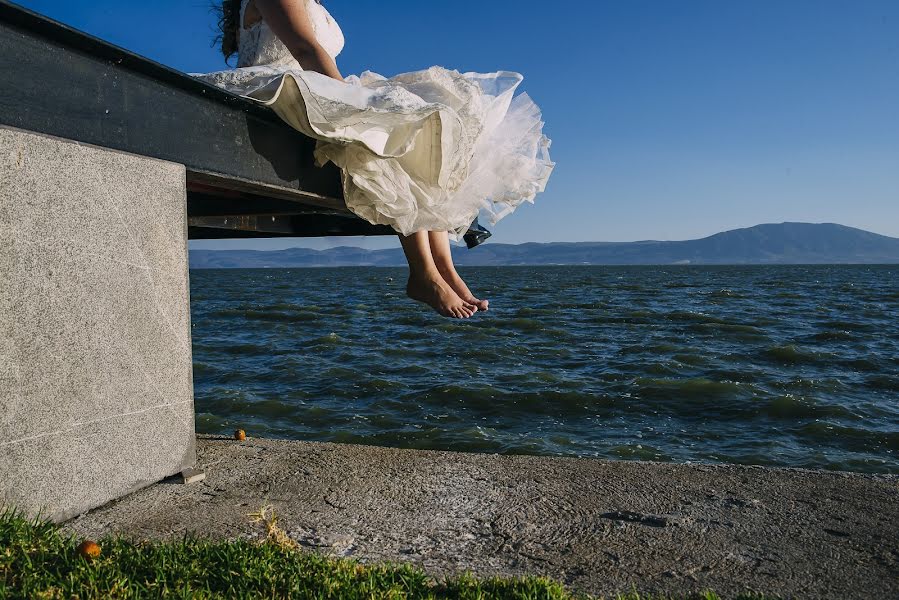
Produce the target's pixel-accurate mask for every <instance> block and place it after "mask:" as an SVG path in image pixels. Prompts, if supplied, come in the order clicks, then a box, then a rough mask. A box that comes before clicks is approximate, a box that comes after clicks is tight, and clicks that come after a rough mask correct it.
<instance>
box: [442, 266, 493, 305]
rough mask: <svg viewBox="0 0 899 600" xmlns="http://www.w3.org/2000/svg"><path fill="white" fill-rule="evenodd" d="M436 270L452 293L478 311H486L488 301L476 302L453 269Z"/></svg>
mask: <svg viewBox="0 0 899 600" xmlns="http://www.w3.org/2000/svg"><path fill="white" fill-rule="evenodd" d="M437 270H438V271H440V275H442V276H443V279H444V280H445V281H446V282H447V283H448V284H449V286H450V287H451V288H453V291H454V292H456V294H457V295H458V296H459V298H461V299H462V300H464V301H465V302H468V303H469V304H473V305H474V306H477V307H478V308H479V309H480V310H487V307H488V305H489V304H490V302H489V301H488V300H478V299H477V298H475V296H474V294H472V293H471V290H469V289H468V286H467V285H465V281H463V280H462V278H461V277H460V276H459V274H458V273H457V272H456V269H454V268H440V267H439V266H438V267H437Z"/></svg>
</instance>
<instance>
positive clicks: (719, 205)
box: [20, 0, 899, 248]
mask: <svg viewBox="0 0 899 600" xmlns="http://www.w3.org/2000/svg"><path fill="white" fill-rule="evenodd" d="M20 2H21V4H23V5H24V6H27V7H28V8H31V9H33V10H36V11H38V12H41V13H43V14H46V15H48V16H51V17H53V18H56V19H58V20H60V21H63V22H65V23H67V24H70V25H72V26H74V27H76V28H78V29H82V30H84V31H87V32H89V33H91V34H94V35H96V36H98V37H101V38H104V39H106V40H109V41H111V42H113V43H115V44H118V45H120V46H123V47H125V48H128V49H129V50H132V51H134V52H137V53H138V54H142V55H144V56H147V57H149V58H152V59H154V60H157V61H159V62H161V63H164V64H166V65H170V66H172V67H175V68H177V69H180V70H183V71H191V72H202V71H213V70H218V69H221V68H226V66H225V65H224V63H223V62H222V58H221V56H220V55H219V54H218V53H217V50H216V49H215V48H212V47H211V46H210V42H211V39H212V37H213V34H214V21H215V19H214V16H213V14H212V13H211V12H210V11H209V8H208V6H209V4H208V3H207V2H205V1H204V0H154V1H149V0H144V1H140V2H138V1H135V0H91V1H87V2H71V1H70V0H64V1H63V0H20ZM324 3H325V6H327V7H328V10H329V11H330V12H331V14H332V15H333V16H334V17H335V19H336V20H337V21H338V23H339V24H340V26H341V28H342V29H343V31H344V34H345V37H346V46H345V48H344V51H343V52H342V53H341V54H340V56H338V58H337V64H338V67H339V68H340V70H341V72H342V73H343V74H344V75H348V74H351V73H360V72H362V71H363V70H365V69H370V70H372V71H375V72H378V73H381V74H383V75H386V76H390V75H394V74H396V73H401V72H404V71H411V70H416V69H423V68H427V67H429V66H431V65H442V66H445V67H449V68H455V69H458V70H460V71H482V72H489V71H496V70H501V69H506V70H513V71H518V72H520V73H522V74H523V75H524V77H525V79H524V82H523V83H522V85H521V87H520V88H519V90H521V91H527V92H528V94H529V95H530V96H531V97H532V98H533V99H534V101H535V102H536V103H537V104H538V105H539V106H540V107H541V109H542V110H543V118H544V120H545V121H546V125H545V128H544V133H546V134H547V136H549V137H550V138H551V139H552V146H551V148H550V154H551V156H552V159H553V160H554V161H555V162H556V168H555V171H554V172H553V175H552V176H551V177H550V181H549V184H548V185H547V188H546V191H545V192H544V193H542V194H539V195H538V196H537V203H536V204H535V205H533V206H532V205H529V204H527V205H524V206H522V207H520V208H519V209H518V210H517V211H516V212H515V213H514V214H512V215H511V216H509V217H507V218H506V219H504V220H502V221H501V222H500V223H499V224H498V225H497V226H496V227H495V228H494V237H493V238H492V240H493V241H497V242H511V243H517V242H524V241H587V240H604V241H626V240H637V239H689V238H695V237H701V236H704V235H708V234H711V233H715V232H717V231H721V230H725V229H733V228H736V227H746V226H750V225H755V224H758V223H765V222H780V221H810V222H836V223H842V224H845V225H851V226H854V227H860V228H863V229H867V230H870V231H875V232H877V233H882V234H886V235H891V236H896V237H899V2H897V1H896V0H841V1H834V0H751V1H750V0H741V1H736V0H734V1H724V0H680V1H676V2H675V1H671V0H614V1H613V0H595V1H587V0H583V1H579V2H574V1H569V2H546V1H543V2H534V1H531V0H514V1H512V0H493V1H486V2H485V1H484V0H477V1H475V0H456V1H454V2H422V1H418V2H412V1H410V0H388V1H379V2H372V1H370V0H366V1H363V0H324ZM348 242H349V243H350V244H352V245H365V246H368V247H383V246H385V245H386V246H395V245H396V241H395V240H392V239H381V240H374V239H372V238H369V240H367V241H366V240H364V239H362V238H352V239H350V240H347V239H330V240H325V241H318V242H317V241H315V240H251V241H240V242H236V243H235V242H231V243H229V244H222V243H207V242H199V243H197V242H192V247H223V246H225V245H228V246H230V247H258V248H272V247H288V246H298V245H304V246H313V247H327V246H331V245H338V244H346V243H348Z"/></svg>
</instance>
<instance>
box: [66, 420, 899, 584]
mask: <svg viewBox="0 0 899 600" xmlns="http://www.w3.org/2000/svg"><path fill="white" fill-rule="evenodd" d="M197 453H198V464H199V466H200V468H202V469H203V470H204V471H205V473H206V478H205V479H204V480H203V481H201V482H199V483H196V484H190V485H182V484H180V483H178V482H177V481H176V480H171V481H164V482H161V483H158V484H156V485H153V486H150V487H147V488H145V489H143V490H140V491H139V492H136V493H134V494H131V495H130V496H127V497H125V498H122V499H120V500H117V501H115V502H112V503H110V504H109V505H107V506H104V507H101V508H98V509H96V510H93V511H91V512H89V513H87V514H86V515H83V516H81V517H78V518H76V519H73V520H71V521H69V522H67V523H66V524H65V525H64V529H65V530H66V531H67V532H71V533H75V534H77V535H79V536H82V537H87V538H90V539H97V538H99V537H101V536H104V535H110V534H114V533H120V534H123V535H125V536H126V537H129V538H131V539H135V540H161V539H169V538H172V537H174V538H179V537H181V536H182V535H183V534H185V533H187V532H191V533H194V534H197V535H199V536H201V537H207V538H213V539H234V538H250V539H259V538H261V537H263V536H264V528H263V527H262V526H261V525H260V524H258V523H257V524H254V523H253V522H252V521H251V518H250V517H249V516H248V515H249V514H250V513H253V512H256V511H258V510H259V509H260V507H262V506H263V505H266V504H270V505H272V506H273V508H274V511H275V514H276V515H277V518H278V525H279V527H281V528H282V529H283V530H284V531H286V532H287V534H288V535H290V536H291V537H292V538H294V539H295V540H297V541H298V542H299V543H300V544H302V545H303V546H305V547H306V548H308V549H309V550H315V551H321V552H325V553H327V554H334V555H338V556H349V557H353V558H356V559H359V560H361V561H363V562H371V561H382V560H391V561H408V562H412V563H415V564H417V565H419V566H421V567H423V568H424V569H425V570H426V571H427V572H428V573H430V574H431V575H433V576H439V575H441V574H445V573H455V572H460V571H466V570H468V571H471V572H473V573H475V574H477V575H479V576H487V575H496V574H500V575H524V574H532V575H547V576H550V577H553V578H556V579H558V580H561V581H562V582H564V583H566V584H568V585H569V586H570V587H571V588H573V589H575V590H580V591H585V592H590V593H593V594H598V595H599V594H605V595H607V596H608V595H612V596H614V593H615V592H617V591H629V590H630V589H631V588H632V587H633V588H636V589H637V590H639V591H641V592H652V593H672V594H677V596H678V597H680V596H681V595H684V594H686V593H687V592H691V591H698V590H702V589H707V588H711V589H713V590H715V591H717V592H718V593H719V594H721V595H722V596H723V597H725V598H730V597H733V596H734V595H736V594H738V593H741V592H743V591H746V590H754V591H757V592H762V593H765V594H771V595H773V594H777V595H779V596H780V597H784V598H834V599H840V600H847V599H852V598H858V599H860V600H861V599H865V600H867V599H870V598H897V597H899V577H897V573H899V477H897V476H877V475H863V474H858V473H842V472H828V471H816V470H806V469H777V468H767V467H753V466H740V465H707V464H703V465H699V464H694V465H685V464H670V463H654V462H636V461H608V460H598V459H587V458H549V457H535V456H498V455H495V454H469V453H457V452H436V451H428V450H400V449H394V448H380V447H374V446H359V445H349V444H330V443H320V442H298V441H286V440H269V439H259V438H252V437H250V438H248V439H247V440H246V441H244V442H238V441H235V440H232V439H227V438H222V437H214V436H200V438H199V440H198V445H197Z"/></svg>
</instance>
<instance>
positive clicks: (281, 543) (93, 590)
mask: <svg viewBox="0 0 899 600" xmlns="http://www.w3.org/2000/svg"><path fill="white" fill-rule="evenodd" d="M258 515H259V519H257V520H258V521H264V523H265V525H266V528H267V529H268V537H267V539H266V540H264V541H262V542H250V541H246V540H240V541H229V542H210V541H204V540H200V539H198V538H196V537H194V536H185V537H184V538H183V539H182V540H180V541H171V542H166V543H147V542H142V543H132V542H128V541H126V540H124V539H122V538H121V537H119V536H116V537H113V538H104V539H101V540H96V541H97V543H99V544H100V546H101V548H102V553H101V555H100V557H98V558H94V559H87V558H83V557H81V556H80V555H79V554H78V553H77V551H76V548H77V546H78V544H79V543H80V542H81V541H82V540H80V539H77V538H75V537H73V536H64V535H63V534H62V533H61V532H60V530H59V528H58V526H57V525H55V524H53V523H52V522H50V521H43V520H39V519H27V518H24V517H23V516H21V515H20V514H19V513H17V512H16V511H12V510H9V509H5V510H4V511H3V512H2V513H0V598H29V599H31V598H82V599H83V598H104V599H105V598H159V597H165V598H229V599H230V598H285V597H291V598H339V599H341V600H342V599H348V600H350V599H354V598H465V599H468V598H471V599H487V598H519V599H522V600H524V599H535V600H536V599H543V598H546V599H567V598H586V596H583V595H576V594H573V593H571V592H569V591H567V590H566V589H565V588H564V587H563V586H562V585H561V584H559V583H557V582H554V581H552V580H550V579H546V578H542V577H526V578H490V579H476V578H474V577H472V576H471V575H464V576H458V577H453V578H447V579H444V580H441V581H435V580H432V579H431V578H429V577H428V576H427V575H426V574H425V573H424V572H423V571H421V570H420V569H418V568H415V567H412V566H410V565H408V564H402V563H381V564H375V565H363V564H360V563H359V562H357V561H355V560H352V559H342V558H341V559H338V558H331V557H327V556H325V555H323V554H320V553H318V552H310V551H305V550H301V549H299V548H297V547H296V545H295V544H293V543H292V542H291V541H290V540H289V539H288V538H286V536H284V535H283V532H281V531H280V529H278V528H277V526H276V524H275V520H274V518H273V517H266V514H265V510H264V509H263V511H260V513H258ZM616 598H617V599H618V600H650V599H649V598H648V597H646V596H640V595H638V594H626V595H620V596H617V597H616ZM654 598H655V599H656V600H662V598H661V597H654ZM672 598H697V599H702V600H717V598H718V596H716V595H715V594H713V593H711V592H709V593H705V594H700V595H692V596H687V595H685V596H674V597H672ZM744 598H746V599H749V598H758V597H754V596H745V597H744Z"/></svg>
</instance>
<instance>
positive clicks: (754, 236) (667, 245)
mask: <svg viewBox="0 0 899 600" xmlns="http://www.w3.org/2000/svg"><path fill="white" fill-rule="evenodd" d="M453 257H454V259H455V260H456V264H458V265H467V266H491V265H497V266H512V265H584V264H587V265H652V264H657V265H672V264H685V265H687V264H695V265H712V264H718V265H724V264H735V265H741V264H742V265H745V264H831V263H832V264H879V263H887V264H894V263H897V264H899V238H892V237H889V236H885V235H880V234H877V233H872V232H870V231H865V230H863V229H857V228H854V227H848V226H846V225H840V224H837V223H802V222H789V221H788V222H784V223H764V224H761V225H754V226H752V227H744V228H740V229H732V230H729V231H722V232H718V233H714V234H712V235H709V236H706V237H703V238H698V239H694V240H681V241H662V240H639V241H634V242H525V243H522V244H491V243H489V242H488V243H486V244H483V245H481V246H479V247H477V248H475V249H473V250H466V249H465V248H461V247H454V248H453ZM405 264H406V262H405V258H404V257H403V253H402V250H401V249H400V248H399V247H397V248H389V249H384V250H366V249H364V248H357V247H355V246H338V247H335V248H328V249H326V250H314V249H311V248H287V249H284V250H202V249H195V250H191V251H190V267H191V268H194V269H202V268H263V267H275V268H277V267H337V266H385V267H386V266H401V265H405Z"/></svg>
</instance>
